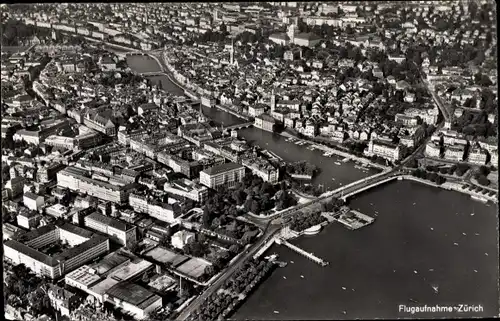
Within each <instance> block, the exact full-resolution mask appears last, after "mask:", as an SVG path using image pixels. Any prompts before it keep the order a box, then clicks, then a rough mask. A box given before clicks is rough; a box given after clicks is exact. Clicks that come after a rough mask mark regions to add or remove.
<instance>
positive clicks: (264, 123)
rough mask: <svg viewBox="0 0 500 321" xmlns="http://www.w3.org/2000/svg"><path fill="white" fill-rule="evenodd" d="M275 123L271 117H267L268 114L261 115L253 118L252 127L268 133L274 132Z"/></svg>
mask: <svg viewBox="0 0 500 321" xmlns="http://www.w3.org/2000/svg"><path fill="white" fill-rule="evenodd" d="M275 123H276V121H275V119H274V118H273V117H271V116H269V115H268V114H261V115H259V116H257V117H255V120H254V126H255V127H257V128H260V129H263V130H266V131H269V132H273V131H274V125H275Z"/></svg>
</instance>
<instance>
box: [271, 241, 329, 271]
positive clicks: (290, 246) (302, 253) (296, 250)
mask: <svg viewBox="0 0 500 321" xmlns="http://www.w3.org/2000/svg"><path fill="white" fill-rule="evenodd" d="M276 243H277V244H280V245H281V244H282V245H285V246H287V247H289V248H290V249H292V250H293V251H295V252H297V253H299V254H301V255H303V256H305V257H307V258H308V259H310V260H311V261H314V262H316V263H318V264H319V265H321V266H327V265H328V264H330V263H328V262H327V261H324V260H323V259H320V258H319V257H317V256H315V255H314V254H313V253H309V252H306V251H304V250H303V249H301V248H300V247H298V246H295V245H293V244H291V243H289V242H288V241H286V240H284V239H283V238H278V239H276Z"/></svg>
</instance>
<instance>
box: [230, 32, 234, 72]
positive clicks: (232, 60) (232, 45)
mask: <svg viewBox="0 0 500 321" xmlns="http://www.w3.org/2000/svg"><path fill="white" fill-rule="evenodd" d="M229 64H230V65H231V66H234V39H231V50H230V51H229Z"/></svg>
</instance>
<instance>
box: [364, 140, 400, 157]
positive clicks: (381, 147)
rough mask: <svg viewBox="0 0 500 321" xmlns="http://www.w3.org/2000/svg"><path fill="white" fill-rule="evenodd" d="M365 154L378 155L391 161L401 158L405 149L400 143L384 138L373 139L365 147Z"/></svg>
mask: <svg viewBox="0 0 500 321" xmlns="http://www.w3.org/2000/svg"><path fill="white" fill-rule="evenodd" d="M365 155H367V156H372V155H377V156H379V157H383V158H385V159H387V160H390V161H396V160H400V159H401V157H402V156H403V151H402V148H401V146H400V145H398V144H393V143H390V142H386V141H382V140H371V141H370V142H369V143H368V147H367V148H366V149H365Z"/></svg>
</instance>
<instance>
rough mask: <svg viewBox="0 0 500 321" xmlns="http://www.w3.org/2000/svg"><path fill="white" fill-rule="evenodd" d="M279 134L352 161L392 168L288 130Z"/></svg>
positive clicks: (378, 167) (385, 168)
mask: <svg viewBox="0 0 500 321" xmlns="http://www.w3.org/2000/svg"><path fill="white" fill-rule="evenodd" d="M277 134H279V135H281V136H283V137H287V138H295V139H296V140H298V141H301V142H304V143H307V144H310V145H312V146H314V147H315V148H317V149H320V150H322V151H324V152H330V153H333V154H335V155H337V156H340V157H344V158H348V159H350V160H352V161H355V162H359V163H363V164H365V165H368V166H370V167H374V168H377V169H381V170H387V169H390V167H389V166H383V165H380V164H377V163H373V162H371V161H370V160H368V159H366V158H363V157H358V156H356V155H353V154H350V153H347V152H343V151H341V150H338V149H336V148H332V147H328V146H326V145H324V144H320V143H317V142H314V141H311V140H309V139H304V138H299V137H298V136H295V135H292V134H290V133H288V132H285V131H283V132H281V133H277Z"/></svg>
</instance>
